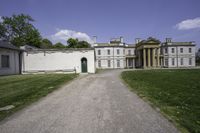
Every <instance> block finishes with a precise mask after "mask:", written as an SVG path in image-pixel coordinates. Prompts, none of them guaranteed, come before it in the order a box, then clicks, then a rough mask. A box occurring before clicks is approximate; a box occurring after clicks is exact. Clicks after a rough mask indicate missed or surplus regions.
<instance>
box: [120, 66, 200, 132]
mask: <svg viewBox="0 0 200 133" xmlns="http://www.w3.org/2000/svg"><path fill="white" fill-rule="evenodd" d="M121 76H122V79H123V80H124V81H125V82H126V83H127V84H128V85H129V86H130V88H131V90H132V91H134V92H136V93H137V94H138V95H139V96H140V97H142V98H143V99H146V100H148V101H150V103H152V104H153V105H154V107H159V108H160V110H161V112H162V113H163V114H164V115H165V116H167V117H168V118H169V119H170V120H171V121H173V122H174V123H175V124H176V125H177V126H178V127H179V129H180V130H181V131H182V132H187V131H189V132H192V133H200V70H198V69H196V70H142V71H124V72H123V73H122V75H121Z"/></svg>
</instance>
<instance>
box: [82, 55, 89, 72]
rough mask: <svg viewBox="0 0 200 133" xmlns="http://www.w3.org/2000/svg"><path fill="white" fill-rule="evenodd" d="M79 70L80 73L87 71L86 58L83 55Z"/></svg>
mask: <svg viewBox="0 0 200 133" xmlns="http://www.w3.org/2000/svg"><path fill="white" fill-rule="evenodd" d="M81 72H82V73H87V72H88V71H87V59H86V58H85V57H83V58H82V59H81Z"/></svg>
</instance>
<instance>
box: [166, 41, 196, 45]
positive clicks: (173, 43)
mask: <svg viewBox="0 0 200 133" xmlns="http://www.w3.org/2000/svg"><path fill="white" fill-rule="evenodd" d="M163 44H164V46H195V43H194V42H169V43H167V42H165V43H163Z"/></svg>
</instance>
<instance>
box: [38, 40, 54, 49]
mask: <svg viewBox="0 0 200 133" xmlns="http://www.w3.org/2000/svg"><path fill="white" fill-rule="evenodd" d="M52 47H53V44H52V42H51V41H50V40H49V39H46V38H45V39H43V40H42V42H41V45H40V48H52Z"/></svg>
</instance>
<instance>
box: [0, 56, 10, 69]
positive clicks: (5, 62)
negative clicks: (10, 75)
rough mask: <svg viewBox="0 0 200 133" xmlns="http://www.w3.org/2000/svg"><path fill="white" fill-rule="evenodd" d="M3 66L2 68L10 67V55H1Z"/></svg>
mask: <svg viewBox="0 0 200 133" xmlns="http://www.w3.org/2000/svg"><path fill="white" fill-rule="evenodd" d="M1 67H2V68H9V67H10V63H9V55H1Z"/></svg>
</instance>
